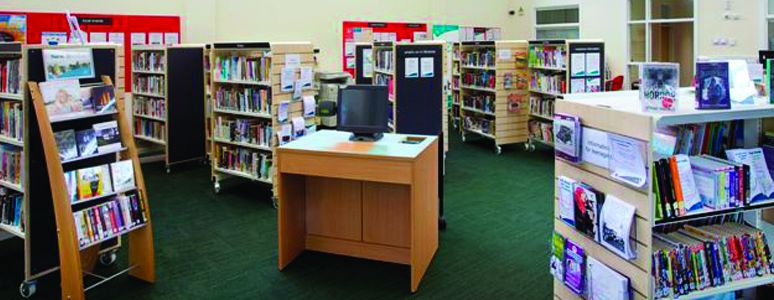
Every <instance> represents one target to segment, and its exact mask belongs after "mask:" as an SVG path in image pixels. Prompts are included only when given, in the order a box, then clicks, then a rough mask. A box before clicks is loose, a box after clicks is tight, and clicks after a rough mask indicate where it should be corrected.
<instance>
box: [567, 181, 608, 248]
mask: <svg viewBox="0 0 774 300" xmlns="http://www.w3.org/2000/svg"><path fill="white" fill-rule="evenodd" d="M573 198H574V200H575V201H573V207H574V211H575V229H577V230H578V231H579V232H581V233H583V234H585V235H587V236H589V237H590V238H592V239H597V233H598V232H599V226H598V225H599V223H598V222H599V212H600V210H601V209H600V208H601V207H602V204H603V203H604V201H605V200H604V198H605V195H604V194H602V193H601V192H599V191H597V190H595V189H593V188H592V187H590V186H588V185H586V184H579V185H577V186H576V187H575V192H574V193H573Z"/></svg>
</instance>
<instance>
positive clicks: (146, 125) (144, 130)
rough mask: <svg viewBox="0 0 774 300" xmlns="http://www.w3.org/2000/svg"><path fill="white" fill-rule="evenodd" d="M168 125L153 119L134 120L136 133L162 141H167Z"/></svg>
mask: <svg viewBox="0 0 774 300" xmlns="http://www.w3.org/2000/svg"><path fill="white" fill-rule="evenodd" d="M166 132H167V131H166V127H165V126H164V124H163V123H161V122H154V121H151V120H144V119H135V120H134V134H135V135H139V136H143V137H148V138H152V139H156V140H160V141H166V136H167V133H166Z"/></svg>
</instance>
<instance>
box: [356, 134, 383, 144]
mask: <svg viewBox="0 0 774 300" xmlns="http://www.w3.org/2000/svg"><path fill="white" fill-rule="evenodd" d="M383 136H384V134H383V133H381V132H377V133H353V134H352V135H351V136H350V137H349V140H350V141H353V142H376V141H378V140H381V139H382V137H383Z"/></svg>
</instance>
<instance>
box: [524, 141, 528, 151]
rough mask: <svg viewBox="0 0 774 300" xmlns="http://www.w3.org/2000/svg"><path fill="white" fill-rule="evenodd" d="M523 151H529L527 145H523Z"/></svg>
mask: <svg viewBox="0 0 774 300" xmlns="http://www.w3.org/2000/svg"><path fill="white" fill-rule="evenodd" d="M524 151H529V143H524Z"/></svg>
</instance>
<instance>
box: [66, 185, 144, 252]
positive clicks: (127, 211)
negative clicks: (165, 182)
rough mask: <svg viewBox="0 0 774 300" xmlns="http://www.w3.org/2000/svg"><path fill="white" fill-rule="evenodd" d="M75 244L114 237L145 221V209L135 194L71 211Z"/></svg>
mask: <svg viewBox="0 0 774 300" xmlns="http://www.w3.org/2000/svg"><path fill="white" fill-rule="evenodd" d="M73 221H74V222H75V230H76V233H77V234H78V244H79V246H81V247H83V246H86V245H90V244H93V243H97V242H100V241H104V240H107V239H110V238H114V237H117V236H119V235H121V234H123V233H125V232H126V231H128V230H131V229H132V228H135V227H138V226H140V225H143V224H145V223H147V222H148V210H147V208H146V207H145V203H144V202H143V201H142V200H141V199H140V198H139V197H138V196H137V194H131V195H125V196H118V197H115V198H113V200H111V201H109V202H105V203H102V204H100V205H97V206H93V207H89V208H87V209H84V210H80V211H76V212H73Z"/></svg>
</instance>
